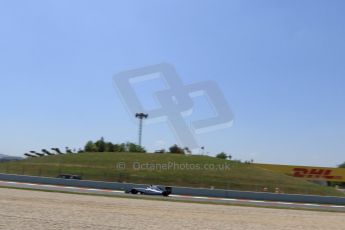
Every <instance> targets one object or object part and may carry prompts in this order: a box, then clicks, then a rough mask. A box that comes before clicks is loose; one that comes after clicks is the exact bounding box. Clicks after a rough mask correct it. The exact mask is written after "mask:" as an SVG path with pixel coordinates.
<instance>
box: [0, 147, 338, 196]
mask: <svg viewBox="0 0 345 230" xmlns="http://www.w3.org/2000/svg"><path fill="white" fill-rule="evenodd" d="M213 167H214V168H213ZM0 172H2V173H13V174H25V175H34V176H49V177H56V176H57V175H59V174H64V173H65V174H78V175H81V176H83V179H86V180H102V181H117V182H132V183H145V184H162V185H175V186H189V187H204V188H210V187H214V188H220V189H235V190H246V191H263V190H264V188H265V187H266V188H267V189H268V191H269V192H274V191H275V188H279V189H280V190H281V191H283V192H285V193H298V194H318V195H335V196H343V195H344V194H343V193H341V192H338V191H336V190H334V189H332V188H328V187H324V186H319V185H316V184H313V183H310V182H307V181H304V180H301V179H296V178H292V177H288V176H285V175H283V174H278V173H273V172H271V171H267V170H263V169H260V168H257V167H255V166H254V165H250V164H242V163H238V162H232V161H226V160H221V159H217V158H213V157H208V156H188V155H176V154H147V153H81V154H68V155H55V156H46V157H41V158H30V159H25V160H22V161H16V162H4V163H0Z"/></svg>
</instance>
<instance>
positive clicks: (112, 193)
mask: <svg viewBox="0 0 345 230" xmlns="http://www.w3.org/2000/svg"><path fill="white" fill-rule="evenodd" d="M0 187H9V188H22V189H32V190H44V191H56V192H66V193H81V194H92V195H105V196H114V197H121V198H137V199H140V198H144V199H153V200H160V201H181V202H195V203H209V204H224V205H226V204H227V205H244V206H258V207H271V208H273V207H274V208H288V209H303V210H316V211H334V212H344V213H345V206H343V205H326V204H310V203H292V202H274V201H261V200H243V199H231V198H215V197H197V196H181V195H173V194H172V195H170V196H169V197H161V196H146V195H132V194H125V193H124V191H119V190H109V189H95V188H84V187H71V186H61V185H47V184H36V183H23V182H12V181H0Z"/></svg>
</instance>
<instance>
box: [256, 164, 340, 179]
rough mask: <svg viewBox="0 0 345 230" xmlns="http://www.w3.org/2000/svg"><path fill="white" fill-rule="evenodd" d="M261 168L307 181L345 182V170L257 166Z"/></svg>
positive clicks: (270, 165)
mask: <svg viewBox="0 0 345 230" xmlns="http://www.w3.org/2000/svg"><path fill="white" fill-rule="evenodd" d="M255 165H257V166H258V167H260V168H263V169H267V170H270V171H273V172H279V173H284V174H286V175H289V176H293V177H298V178H304V179H307V180H321V181H334V182H345V169H343V168H324V167H311V166H293V165H273V164H255Z"/></svg>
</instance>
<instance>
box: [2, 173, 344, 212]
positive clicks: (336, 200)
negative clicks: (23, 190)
mask: <svg viewBox="0 0 345 230" xmlns="http://www.w3.org/2000/svg"><path fill="white" fill-rule="evenodd" d="M0 180H5V181H15V182H25V183H37V184H51V185H64V186H74V187H84V188H97V189H112V190H124V191H125V190H128V189H130V188H133V187H141V186H146V185H140V184H127V183H113V182H111V183H110V182H101V181H82V180H65V179H58V178H48V177H35V176H22V175H10V174H0ZM173 194H176V195H186V196H204V197H217V198H233V199H248V200H265V201H280V202H298V203H315V204H333V205H345V197H333V196H312V195H294V194H275V193H264V192H242V191H233V190H220V189H197V188H183V187H173Z"/></svg>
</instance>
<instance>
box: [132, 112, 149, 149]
mask: <svg viewBox="0 0 345 230" xmlns="http://www.w3.org/2000/svg"><path fill="white" fill-rule="evenodd" d="M135 117H136V118H138V119H139V146H141V140H142V135H143V120H144V119H147V118H148V117H149V115H148V114H145V113H137V114H135Z"/></svg>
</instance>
